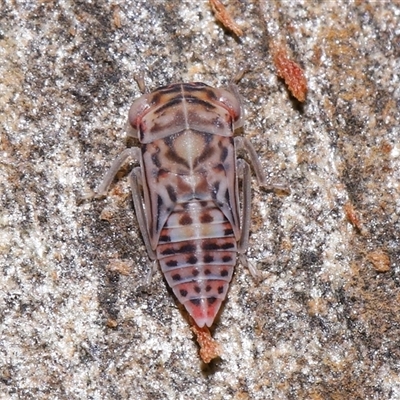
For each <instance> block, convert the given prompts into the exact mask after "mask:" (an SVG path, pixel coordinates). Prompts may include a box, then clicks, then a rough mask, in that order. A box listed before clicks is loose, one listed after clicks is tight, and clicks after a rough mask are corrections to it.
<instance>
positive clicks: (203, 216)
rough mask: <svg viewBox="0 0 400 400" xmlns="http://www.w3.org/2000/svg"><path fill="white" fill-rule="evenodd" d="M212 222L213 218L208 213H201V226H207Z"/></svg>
mask: <svg viewBox="0 0 400 400" xmlns="http://www.w3.org/2000/svg"><path fill="white" fill-rule="evenodd" d="M213 221H214V218H213V217H212V216H211V215H210V214H208V213H203V214H201V215H200V222H201V223H202V224H209V223H211V222H213Z"/></svg>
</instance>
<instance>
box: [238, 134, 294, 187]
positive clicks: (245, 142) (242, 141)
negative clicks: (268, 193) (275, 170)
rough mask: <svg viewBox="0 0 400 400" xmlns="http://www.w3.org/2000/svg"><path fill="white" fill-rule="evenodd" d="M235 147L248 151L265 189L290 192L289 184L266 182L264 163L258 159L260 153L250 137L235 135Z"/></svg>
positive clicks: (258, 180)
mask: <svg viewBox="0 0 400 400" xmlns="http://www.w3.org/2000/svg"><path fill="white" fill-rule="evenodd" d="M235 148H236V150H239V151H240V150H245V151H246V152H247V154H248V158H249V161H250V163H251V166H252V167H253V169H254V172H255V174H256V178H257V182H258V184H259V185H260V186H262V187H263V189H266V190H276V191H281V192H284V193H285V194H290V189H289V188H288V187H287V185H284V184H281V183H274V184H273V185H269V184H268V183H267V182H266V178H265V174H264V171H263V169H262V165H261V163H260V161H259V159H258V154H257V152H256V150H255V149H254V147H253V145H252V144H251V142H250V140H249V139H246V138H244V137H241V136H236V137H235Z"/></svg>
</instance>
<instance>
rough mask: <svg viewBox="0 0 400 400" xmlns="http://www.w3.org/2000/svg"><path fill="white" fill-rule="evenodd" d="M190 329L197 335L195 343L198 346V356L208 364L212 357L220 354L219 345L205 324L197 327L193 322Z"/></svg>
mask: <svg viewBox="0 0 400 400" xmlns="http://www.w3.org/2000/svg"><path fill="white" fill-rule="evenodd" d="M191 329H192V331H193V332H194V334H195V335H196V336H197V343H198V344H199V346H200V358H201V359H202V360H203V362H205V363H206V364H208V363H209V362H210V361H212V360H213V359H214V358H217V357H220V356H221V354H222V349H221V346H220V344H219V343H218V342H217V341H216V340H215V339H213V338H212V336H211V333H210V330H209V329H208V328H207V327H206V326H204V327H203V328H199V327H198V326H197V325H196V324H195V323H194V322H193V323H192V327H191Z"/></svg>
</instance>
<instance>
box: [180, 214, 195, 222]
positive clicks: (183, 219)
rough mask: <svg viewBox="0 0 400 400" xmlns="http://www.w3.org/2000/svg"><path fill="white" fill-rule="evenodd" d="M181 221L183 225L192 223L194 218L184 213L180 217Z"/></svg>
mask: <svg viewBox="0 0 400 400" xmlns="http://www.w3.org/2000/svg"><path fill="white" fill-rule="evenodd" d="M179 223H180V224H181V225H191V224H192V223H193V219H192V217H191V216H190V215H189V214H183V215H182V216H181V217H180V218H179Z"/></svg>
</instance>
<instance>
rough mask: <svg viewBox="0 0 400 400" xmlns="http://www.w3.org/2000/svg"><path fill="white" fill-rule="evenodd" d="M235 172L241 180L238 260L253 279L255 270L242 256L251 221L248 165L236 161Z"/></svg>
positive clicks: (256, 275)
mask: <svg viewBox="0 0 400 400" xmlns="http://www.w3.org/2000/svg"><path fill="white" fill-rule="evenodd" d="M236 171H237V174H238V177H239V178H240V179H241V180H242V192H243V199H242V226H241V235H240V239H239V242H238V252H239V260H240V263H241V264H242V265H244V266H245V267H247V268H248V269H249V271H250V273H251V275H253V277H254V278H257V277H259V272H258V270H257V268H256V267H255V266H254V265H253V264H251V263H250V262H249V261H248V260H247V257H246V255H245V254H244V253H245V252H246V251H247V248H248V247H249V233H250V219H251V177H250V166H249V164H248V163H247V162H246V161H244V160H242V159H238V160H237V161H236Z"/></svg>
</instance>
